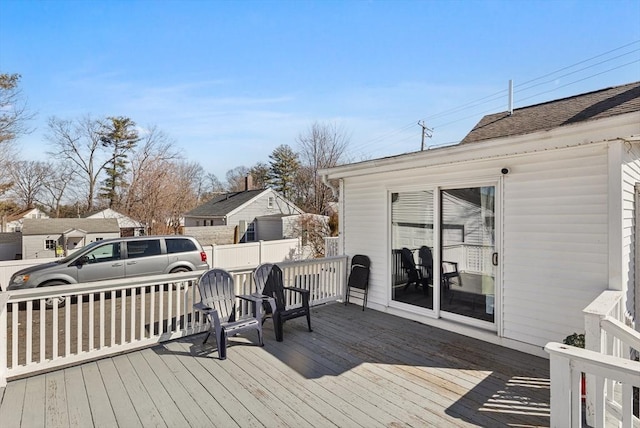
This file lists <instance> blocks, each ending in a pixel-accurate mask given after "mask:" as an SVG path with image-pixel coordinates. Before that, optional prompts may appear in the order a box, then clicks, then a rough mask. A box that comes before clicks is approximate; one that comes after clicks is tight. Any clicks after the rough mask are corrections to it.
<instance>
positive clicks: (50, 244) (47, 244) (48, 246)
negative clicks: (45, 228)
mask: <svg viewBox="0 0 640 428" xmlns="http://www.w3.org/2000/svg"><path fill="white" fill-rule="evenodd" d="M44 249H45V250H55V249H56V241H55V239H45V241H44Z"/></svg>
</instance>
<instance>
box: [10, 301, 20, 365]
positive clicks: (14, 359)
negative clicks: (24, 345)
mask: <svg viewBox="0 0 640 428" xmlns="http://www.w3.org/2000/svg"><path fill="white" fill-rule="evenodd" d="M18 313H19V310H18V305H17V304H15V303H14V304H13V305H12V306H11V366H12V367H17V366H18V349H19V348H18V336H19V334H18V333H19V331H18V325H19V322H18Z"/></svg>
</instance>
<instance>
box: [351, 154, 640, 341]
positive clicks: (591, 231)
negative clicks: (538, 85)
mask: <svg viewBox="0 0 640 428" xmlns="http://www.w3.org/2000/svg"><path fill="white" fill-rule="evenodd" d="M611 144H618V143H615V142H614V143H611ZM633 156H636V155H635V154H633V155H632V156H631V157H633ZM505 166H508V167H509V168H510V173H509V174H508V175H504V176H503V175H502V174H501V173H500V170H501V168H502V167H505ZM634 166H635V167H636V168H638V166H637V165H635V164H634ZM398 169H399V170H398V171H394V172H384V173H376V174H369V175H362V176H355V177H347V178H345V179H344V184H343V195H342V198H343V204H344V205H343V207H342V209H343V210H344V211H343V212H344V218H343V219H342V221H343V222H344V225H343V227H344V229H343V230H344V231H345V232H344V246H345V253H346V254H348V255H349V256H353V255H354V254H366V255H368V256H369V257H370V258H371V263H372V268H371V278H370V289H369V301H370V302H371V303H372V304H375V305H378V307H379V308H383V307H387V306H388V305H389V295H390V292H389V290H390V277H391V273H390V261H389V260H390V255H389V254H388V252H389V239H390V232H389V230H390V227H391V225H390V215H389V212H388V211H389V209H390V208H389V207H390V205H389V200H388V199H389V197H390V196H389V195H390V192H405V191H406V192H411V191H419V190H430V189H434V188H435V186H444V187H456V186H461V187H466V186H468V185H472V184H474V183H476V182H484V183H487V182H489V183H490V182H492V181H493V182H498V181H500V182H501V183H502V192H501V194H498V195H497V198H498V199H499V200H500V204H501V205H500V206H501V207H502V210H501V213H499V215H500V216H501V219H502V223H501V224H500V227H501V228H502V233H501V237H502V240H501V241H500V242H498V250H499V259H500V266H499V269H501V275H502V280H501V283H500V284H501V289H500V290H499V292H500V294H501V296H500V298H499V300H498V302H497V303H499V307H496V310H497V311H500V315H499V317H500V318H499V319H497V320H498V328H499V329H498V333H497V334H498V336H501V337H504V338H506V339H513V340H515V341H517V342H522V343H526V344H529V345H534V346H536V347H538V346H539V347H542V346H544V345H545V344H546V343H547V342H549V341H562V339H564V337H566V336H567V335H569V334H571V333H573V332H574V331H582V330H583V329H584V327H583V323H584V322H583V316H582V309H584V308H585V307H586V306H587V305H588V304H589V303H590V302H591V301H592V300H593V299H594V298H595V297H596V296H597V295H598V294H599V293H600V292H602V291H603V290H605V289H606V288H607V287H608V278H609V265H608V263H609V261H608V244H609V241H608V239H609V238H608V228H609V213H608V209H609V204H608V197H609V196H608V180H609V177H608V151H607V147H606V145H605V144H594V145H589V146H580V147H576V148H571V149H562V150H547V151H541V152H540V153H534V154H526V155H521V156H510V157H509V158H506V159H489V160H481V161H474V162H470V163H468V164H467V163H464V162H462V163H459V164H453V165H442V166H436V167H430V168H416V169H407V170H402V169H401V166H400V165H399V168H398ZM639 169H640V168H639ZM637 172H638V171H636V173H637ZM631 190H632V188H630V190H629V191H631ZM626 204H627V203H625V205H626ZM626 216H627V217H628V216H629V214H626ZM500 284H499V285H500ZM414 316H415V315H414Z"/></svg>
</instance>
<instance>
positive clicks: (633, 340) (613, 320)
mask: <svg viewBox="0 0 640 428" xmlns="http://www.w3.org/2000/svg"><path fill="white" fill-rule="evenodd" d="M583 312H584V314H585V332H586V333H585V344H586V348H587V349H581V348H576V347H573V346H568V345H562V344H559V343H549V344H547V346H546V347H545V350H546V351H547V352H548V353H549V354H550V359H551V426H553V427H569V426H571V427H575V426H582V422H583V421H586V423H587V424H589V425H590V426H595V427H604V426H605V425H607V424H609V425H610V424H611V423H613V424H615V425H616V426H617V425H620V426H622V427H629V428H631V427H632V426H634V424H638V423H640V420H639V419H638V418H637V417H635V416H634V415H633V388H634V387H635V388H639V387H640V362H638V361H633V360H632V359H631V355H632V354H631V349H635V350H639V349H640V334H639V333H638V332H637V331H635V330H633V329H632V328H630V327H629V326H627V325H626V324H625V316H624V307H623V293H622V292H620V291H615V290H607V291H604V292H603V293H602V294H601V295H600V296H598V298H597V299H596V300H594V301H593V302H592V303H591V304H590V305H589V306H588V307H587V308H585V310H584V311H583ZM583 373H584V376H585V377H586V391H585V393H586V394H585V395H586V396H585V406H584V409H585V414H584V415H583V414H582V411H583V406H582V402H581V383H582V382H581V381H582V376H583Z"/></svg>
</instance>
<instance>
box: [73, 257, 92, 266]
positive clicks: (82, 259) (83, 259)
mask: <svg viewBox="0 0 640 428" xmlns="http://www.w3.org/2000/svg"><path fill="white" fill-rule="evenodd" d="M76 263H77V264H78V265H79V266H82V265H86V264H87V263H89V256H82V257H80V258H79V259H78V261H77V262H76Z"/></svg>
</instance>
